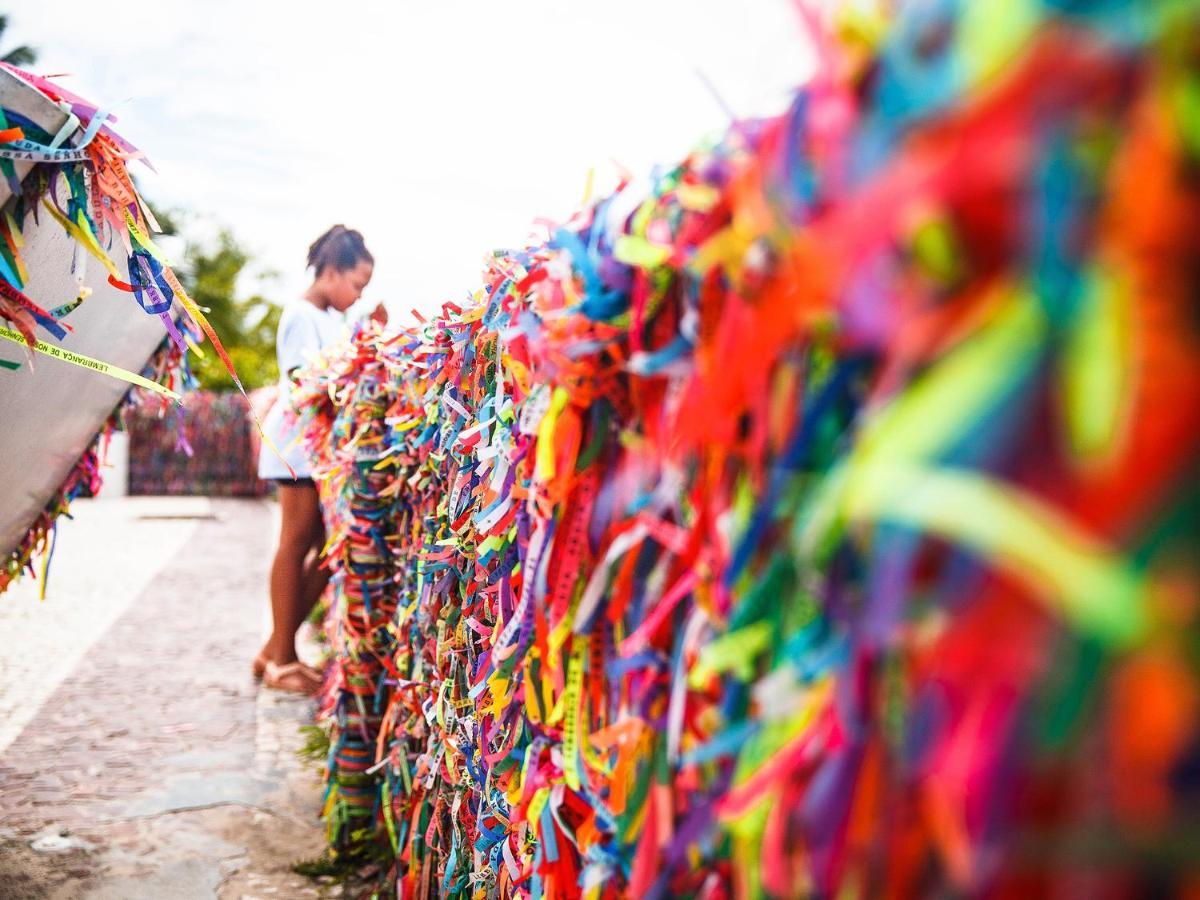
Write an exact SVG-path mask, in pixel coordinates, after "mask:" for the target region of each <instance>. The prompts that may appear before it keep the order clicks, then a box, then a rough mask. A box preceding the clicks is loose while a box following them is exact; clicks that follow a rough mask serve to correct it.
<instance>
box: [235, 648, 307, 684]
mask: <svg viewBox="0 0 1200 900" xmlns="http://www.w3.org/2000/svg"><path fill="white" fill-rule="evenodd" d="M297 662H299V661H298V660H297ZM299 664H300V665H302V666H304V668H306V669H308V671H309V672H310V673H311V674H312V677H313V678H315V679H317V681H324V680H325V673H324V672H322V671H321V670H320V669H317V668H314V667H313V666H310V665H309V664H308V663H306V662H300V663H299ZM291 665H295V663H292V664H291ZM250 671H251V673H253V675H254V677H255V678H256V679H258V680H260V681H261V680H262V677H263V674H264V673H265V672H266V671H267V654H266V652H265V651H259V654H258V656H256V657H254V662H253V663H251V664H250Z"/></svg>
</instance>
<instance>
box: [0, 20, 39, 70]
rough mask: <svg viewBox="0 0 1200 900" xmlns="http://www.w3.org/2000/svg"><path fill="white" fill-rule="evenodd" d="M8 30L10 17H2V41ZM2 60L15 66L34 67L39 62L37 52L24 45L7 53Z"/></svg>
mask: <svg viewBox="0 0 1200 900" xmlns="http://www.w3.org/2000/svg"><path fill="white" fill-rule="evenodd" d="M7 28H8V16H5V15H0V40H3V39H4V31H5V29H7ZM0 60H3V61H4V62H6V63H9V64H10V65H13V66H21V67H25V66H32V65H33V64H34V63H35V62H37V50H35V49H33V48H32V47H27V46H25V45H24V44H22V45H21V46H19V47H13V48H12V49H11V50H9V51H7V52H6V53H5V54H4V55H3V56H0Z"/></svg>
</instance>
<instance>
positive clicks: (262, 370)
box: [180, 229, 280, 390]
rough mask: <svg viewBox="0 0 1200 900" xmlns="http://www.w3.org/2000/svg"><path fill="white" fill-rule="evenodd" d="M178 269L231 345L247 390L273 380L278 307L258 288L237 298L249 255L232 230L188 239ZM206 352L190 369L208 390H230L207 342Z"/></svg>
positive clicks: (276, 373) (223, 340) (276, 371)
mask: <svg viewBox="0 0 1200 900" xmlns="http://www.w3.org/2000/svg"><path fill="white" fill-rule="evenodd" d="M184 258H185V266H184V268H183V271H182V272H180V278H181V279H182V280H183V283H184V287H186V288H187V291H188V293H189V294H190V295H191V296H192V299H193V300H195V301H196V303H198V304H199V305H200V307H201V308H202V309H205V310H207V312H206V313H205V315H207V316H208V319H209V321H210V322H211V323H212V326H213V328H214V329H216V332H217V335H218V336H219V337H220V338H221V343H222V344H224V345H225V349H226V350H227V351H229V357H230V359H232V360H233V364H234V367H235V368H236V369H237V372H238V376H239V377H240V378H241V379H242V384H244V385H245V386H246V389H247V390H250V389H252V388H256V387H263V386H264V385H268V384H273V383H274V382H275V381H276V380H277V379H278V378H279V368H278V365H277V363H276V361H275V330H276V328H277V326H278V325H279V313H280V308H279V307H278V306H276V305H275V304H274V303H272V302H271V301H269V300H267V299H266V298H265V297H262V296H261V295H259V294H254V295H252V296H249V297H244V298H239V297H238V296H237V285H238V280H239V277H240V276H241V274H242V272H243V270H244V269H245V268H246V266H247V264H248V263H249V262H250V261H251V256H250V254H249V252H248V251H247V250H246V249H245V248H244V247H242V246H241V245H240V244H239V243H238V242H237V239H236V238H235V237H234V235H233V233H232V232H231V231H229V230H228V229H222V230H221V231H220V233H219V234H218V235H217V237H216V240H215V241H214V242H212V243H204V244H197V243H191V244H189V245H188V248H187V251H186V253H185V257H184ZM204 354H205V355H204V358H203V359H197V358H196V357H194V356H193V357H192V371H193V372H194V373H195V375H196V377H197V379H199V381H200V386H201V387H203V388H205V389H208V390H232V389H233V388H234V384H233V379H232V378H231V377H230V376H229V373H228V372H227V371H226V370H225V366H224V364H223V363H222V362H221V360H220V359H219V358H218V357H217V354H216V353H215V352H214V351H213V350H212V348H211V345H209V344H208V343H207V342H206V343H205V344H204Z"/></svg>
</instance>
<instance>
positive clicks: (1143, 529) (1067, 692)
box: [296, 0, 1200, 898]
mask: <svg viewBox="0 0 1200 900" xmlns="http://www.w3.org/2000/svg"><path fill="white" fill-rule="evenodd" d="M875 9H876V8H875V7H873V6H871V5H869V4H854V5H852V6H848V7H846V8H845V9H842V10H839V11H836V12H830V13H824V12H822V13H816V12H811V11H810V10H809V8H808V7H807V6H805V5H801V10H802V12H801V15H802V16H803V18H804V21H805V24H806V26H807V28H808V31H809V34H810V35H811V38H812V41H813V45H814V47H815V50H816V53H817V54H818V60H819V66H818V70H817V74H816V76H815V77H814V78H813V80H812V81H811V82H810V83H809V84H807V85H806V86H805V87H804V88H803V89H802V90H800V91H799V92H798V93H797V95H796V96H795V99H794V102H793V103H792V104H791V107H790V109H788V110H787V111H786V113H784V114H783V115H781V116H779V117H777V118H773V119H767V120H758V121H751V122H739V123H737V124H736V125H735V126H734V127H733V128H732V129H731V130H730V132H729V133H728V135H727V136H726V137H725V138H724V139H723V140H721V141H719V142H716V143H715V144H713V145H711V146H706V147H703V148H701V149H699V150H697V151H695V152H693V153H692V154H691V155H690V156H689V157H688V158H687V159H685V160H684V161H683V162H682V163H681V164H680V165H679V166H677V167H676V168H675V169H673V170H671V171H669V172H667V173H665V174H661V175H660V176H659V177H657V179H656V180H655V182H654V184H653V186H652V188H651V189H650V190H649V192H648V194H647V193H646V192H644V191H643V192H638V191H637V190H636V188H635V187H634V186H633V185H624V186H622V188H621V189H619V190H618V191H616V192H615V193H614V194H613V195H611V196H609V197H606V198H604V199H602V200H600V201H598V202H595V203H591V204H589V205H588V206H587V208H586V209H585V210H583V211H582V212H581V213H579V214H578V215H577V216H576V217H575V218H574V219H573V220H571V221H570V222H568V223H567V224H566V225H564V226H563V227H561V228H560V229H558V230H557V231H556V232H554V233H553V234H552V235H550V237H549V239H548V240H547V241H546V242H545V243H544V244H542V245H540V246H535V247H530V248H527V249H524V250H521V251H511V252H510V251H504V252H497V253H496V254H494V258H492V259H491V260H490V264H489V266H488V269H487V273H486V278H485V281H486V283H485V285H484V286H483V287H482V288H481V289H480V290H478V291H477V292H475V293H474V294H473V295H472V296H471V298H470V300H469V302H465V303H462V304H452V303H447V304H446V305H445V306H444V307H443V310H442V313H441V314H440V315H439V316H436V317H435V318H433V319H432V320H430V321H426V322H423V323H421V324H419V325H417V326H414V327H411V328H408V329H406V330H403V331H401V332H399V333H398V334H382V333H380V332H378V331H377V330H374V329H373V328H367V329H365V330H362V331H360V332H359V333H358V334H357V335H356V336H355V338H354V339H353V341H352V342H351V343H350V344H348V345H346V346H343V347H340V348H338V349H337V350H335V351H333V352H331V353H329V354H328V355H327V356H326V357H325V358H324V359H323V360H321V361H320V362H319V363H318V364H316V365H315V366H314V367H312V368H311V369H310V370H309V371H308V372H307V373H306V374H305V375H304V377H303V379H302V382H301V385H300V387H299V390H298V392H297V395H296V403H297V404H298V406H299V408H300V409H301V411H302V414H303V416H304V417H305V420H306V422H307V426H306V428H307V439H308V441H309V445H310V447H311V448H312V451H313V455H314V459H315V460H316V463H317V469H316V472H317V478H318V482H319V484H320V486H321V490H322V496H323V502H324V504H325V509H326V515H327V519H328V522H329V524H330V527H331V537H330V543H329V547H328V553H329V561H330V565H331V567H332V568H333V569H334V571H335V585H336V587H337V592H336V594H337V596H336V602H335V604H334V606H333V609H332V621H331V625H330V628H331V632H332V634H333V636H334V650H335V661H334V666H333V669H332V672H331V675H330V676H329V682H328V684H327V689H326V693H325V696H324V706H323V711H324V715H325V716H326V718H327V720H328V721H329V722H330V724H331V727H332V744H331V753H330V758H329V763H328V802H327V806H326V815H327V821H328V823H329V826H330V838H331V841H332V845H333V847H334V850H335V851H336V852H338V853H342V854H348V855H351V856H353V855H354V854H358V853H367V852H370V851H372V850H374V851H379V852H382V854H383V855H384V857H385V858H386V859H387V861H388V866H387V867H386V868H390V877H391V878H392V879H394V881H395V890H396V892H397V894H398V896H401V897H406V898H408V897H434V896H452V897H479V898H483V897H488V898H491V897H503V898H507V897H570V896H579V895H582V896H585V897H619V896H620V897H624V896H628V897H638V898H644V897H681V896H693V897H705V898H717V897H728V896H741V897H758V896H772V897H788V896H810V895H815V896H833V895H838V896H842V895H851V896H854V895H882V894H886V895H894V896H912V895H915V894H942V893H946V892H970V893H991V894H995V895H1001V896H1003V895H1010V894H1011V895H1015V896H1030V895H1038V896H1044V895H1047V894H1053V893H1068V892H1078V893H1082V894H1086V895H1089V896H1127V895H1130V894H1134V893H1137V892H1138V891H1145V890H1150V891H1165V892H1168V893H1170V892H1172V891H1175V890H1179V891H1182V890H1184V889H1188V888H1190V889H1192V890H1195V889H1197V887H1198V886H1200V863H1198V862H1197V859H1196V857H1195V855H1194V854H1192V853H1189V852H1188V851H1187V849H1186V848H1187V847H1188V846H1189V844H1190V845H1191V846H1193V847H1194V846H1195V844H1194V840H1195V838H1196V836H1197V833H1198V832H1197V826H1198V823H1200V819H1198V818H1197V816H1198V813H1200V777H1198V775H1197V772H1200V730H1198V726H1197V723H1198V722H1200V715H1198V714H1200V678H1198V677H1197V669H1198V662H1200V656H1198V654H1197V616H1198V615H1200V610H1198V608H1197V604H1198V601H1197V596H1198V591H1200V577H1198V572H1197V563H1196V557H1195V548H1196V546H1197V538H1198V537H1200V535H1198V534H1197V516H1196V510H1197V506H1196V504H1197V479H1196V474H1197V473H1196V468H1195V467H1196V460H1197V450H1200V402H1198V401H1200V392H1198V389H1200V353H1198V351H1200V346H1198V343H1200V339H1198V320H1197V318H1196V297H1197V296H1198V295H1200V294H1198V291H1200V229H1197V227H1196V223H1197V222H1200V116H1198V115H1197V112H1196V110H1197V109H1200V106H1197V99H1196V98H1197V97H1200V43H1198V42H1197V40H1196V35H1197V34H1200V18H1198V15H1200V13H1198V10H1197V5H1196V4H1194V3H1167V2H1162V3H1136V4H1135V3H1132V2H1131V3H1119V2H1092V3H1089V2H1082V3H1072V4H1069V5H1064V4H1059V3H1054V2H1049V0H1047V2H1038V0H1025V2H1021V3H1018V4H1015V5H1014V4H1012V3H1009V2H998V0H996V2H992V0H981V2H972V3H970V4H966V3H962V4H956V3H950V2H947V3H924V2H920V3H918V2H909V3H905V2H901V3H898V4H896V5H895V9H893V10H891V11H889V12H886V13H884V12H880V11H875V12H872V10H875Z"/></svg>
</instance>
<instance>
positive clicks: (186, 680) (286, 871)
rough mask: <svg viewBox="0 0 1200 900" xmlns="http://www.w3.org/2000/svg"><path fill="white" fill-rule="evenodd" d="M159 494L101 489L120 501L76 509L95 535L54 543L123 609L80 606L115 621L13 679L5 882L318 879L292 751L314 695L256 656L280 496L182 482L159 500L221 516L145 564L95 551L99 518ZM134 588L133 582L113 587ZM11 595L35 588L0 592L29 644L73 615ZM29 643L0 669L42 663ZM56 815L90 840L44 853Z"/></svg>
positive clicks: (9, 653) (230, 890)
mask: <svg viewBox="0 0 1200 900" xmlns="http://www.w3.org/2000/svg"><path fill="white" fill-rule="evenodd" d="M145 499H147V498H129V499H127V500H109V501H93V502H94V503H95V504H96V507H95V508H98V507H100V506H101V505H103V504H109V506H108V507H106V508H105V510H104V514H103V515H99V514H97V515H88V514H87V513H85V512H83V511H81V513H80V514H79V515H78V516H77V521H76V522H73V523H71V524H72V525H74V526H76V527H77V528H89V527H90V528H92V529H95V530H96V533H95V534H93V535H92V537H93V538H94V539H95V541H96V544H95V545H94V546H93V545H91V544H89V542H88V541H87V540H84V539H83V537H86V535H82V534H80V533H78V532H77V534H76V540H75V541H74V544H73V545H72V547H68V546H67V544H65V543H60V546H59V548H58V550H57V551H56V557H55V563H54V565H55V571H54V572H53V574H52V578H58V577H59V576H60V575H62V574H63V571H68V572H74V571H75V567H78V566H82V567H87V568H88V571H89V573H90V577H91V578H92V579H96V580H99V581H101V582H104V584H103V585H101V586H100V587H92V588H89V592H90V593H89V597H93V596H98V597H101V599H100V600H97V602H98V603H100V604H101V605H103V606H104V607H105V608H106V609H108V610H110V611H111V610H114V609H116V610H118V612H117V614H115V615H112V616H111V621H109V622H108V623H107V624H105V623H104V620H103V617H97V616H92V617H91V618H87V619H80V620H76V621H73V622H68V624H69V625H70V627H88V626H89V623H91V624H92V625H96V624H97V623H99V625H98V626H97V627H99V626H103V630H102V632H101V633H100V634H97V635H93V636H92V637H91V640H90V642H89V643H88V644H87V646H86V648H85V649H84V650H83V651H81V652H80V653H79V654H78V659H77V661H76V662H75V664H74V665H73V667H72V668H71V669H70V671H68V672H66V673H63V674H62V675H61V677H59V678H58V681H57V683H56V684H55V686H54V688H53V690H52V691H50V692H48V693H47V692H43V694H42V696H40V697H39V696H38V694H37V692H36V691H32V690H25V691H24V693H20V692H18V691H15V690H13V689H10V690H9V691H8V694H7V696H8V697H9V700H10V701H12V700H13V699H14V698H15V701H16V702H17V704H18V705H19V706H20V708H21V709H22V711H23V716H24V718H25V719H26V721H25V723H24V725H23V727H22V728H21V729H20V730H19V731H18V732H17V733H16V734H15V735H13V734H10V735H7V736H6V737H5V735H4V734H3V732H0V737H5V739H6V740H7V741H8V745H7V748H3V744H0V822H3V823H4V825H5V828H6V830H5V831H4V832H2V833H0V900H5V898H7V897H8V896H13V897H17V896H20V897H31V898H35V900H36V898H42V897H45V898H49V900H56V898H59V897H72V898H74V897H86V898H92V900H105V898H110V897H112V898H116V897H120V898H122V900H129V898H139V897H171V898H176V897H180V898H188V897H217V896H220V897H233V896H240V895H241V894H244V893H253V892H254V891H256V892H257V893H258V894H262V895H263V896H286V897H299V896H317V893H316V892H315V890H313V885H312V882H310V881H309V880H308V879H306V878H303V877H301V876H298V875H295V874H294V873H292V872H291V870H290V866H291V864H292V863H293V862H294V861H296V860H297V859H300V858H305V857H312V856H315V855H317V854H319V853H320V852H321V850H322V846H323V838H322V830H321V828H320V824H319V822H318V821H317V818H316V814H317V812H318V810H319V808H320V797H321V794H320V785H319V783H318V775H317V773H316V771H315V770H314V769H312V768H311V767H309V766H307V764H302V763H301V762H300V760H299V758H298V757H297V756H296V752H295V751H296V750H297V749H298V748H299V747H300V746H301V745H302V744H303V739H302V737H301V735H300V732H299V728H300V726H301V725H303V724H306V723H307V722H308V721H310V719H311V713H312V707H311V702H310V701H307V700H304V699H301V698H295V697H290V696H281V695H276V694H273V693H271V692H264V691H261V690H260V689H259V687H258V685H257V684H256V683H255V682H254V681H253V679H252V678H251V677H250V672H249V662H250V660H251V659H252V658H253V656H254V654H255V652H256V651H257V649H258V647H259V646H260V644H261V641H262V638H263V621H264V608H265V603H266V600H265V593H266V577H267V572H266V570H267V565H268V564H269V561H270V552H271V548H272V543H273V536H274V529H275V514H274V509H273V506H272V505H271V504H270V503H268V502H266V501H238V500H212V501H207V500H206V501H204V503H203V504H198V503H197V502H196V498H180V499H179V500H178V501H177V502H178V506H177V507H175V506H172V505H171V502H170V500H171V499H174V498H154V499H155V501H156V503H155V504H153V509H154V510H155V512H156V513H157V514H159V515H163V514H173V513H172V510H176V509H178V510H182V511H185V512H186V511H187V510H190V509H202V510H204V511H205V512H206V514H208V515H212V516H214V518H212V519H203V520H199V521H198V522H196V523H193V527H192V528H191V530H190V531H189V532H188V534H187V535H186V540H185V541H184V543H186V546H184V547H182V548H181V549H177V550H174V551H173V552H169V553H166V554H164V555H163V556H161V557H160V558H158V559H157V564H156V567H155V570H154V571H152V572H150V573H149V574H147V573H146V571H145V570H146V568H147V566H148V564H147V563H146V562H145V561H142V562H141V563H139V565H140V566H141V569H140V572H141V574H140V575H139V576H138V577H136V578H134V577H128V576H126V575H125V574H124V573H122V572H121V571H113V570H112V568H111V567H110V566H108V565H106V564H105V561H104V560H103V559H94V558H89V557H88V553H89V552H91V553H93V554H95V553H98V552H99V551H98V550H96V549H95V547H101V548H102V547H103V546H104V543H105V542H104V538H103V535H102V534H101V532H102V531H104V530H105V529H107V530H109V531H111V530H112V529H113V528H114V527H116V524H119V523H121V522H125V523H130V522H135V521H142V520H138V519H137V518H136V516H137V515H138V509H139V508H140V509H143V510H144V509H145V508H146V504H143V503H140V502H139V501H142V500H145ZM77 505H78V504H77ZM113 505H116V506H117V507H123V508H114V506H113ZM85 509H86V507H85ZM180 522H186V520H174V519H170V520H156V521H155V525H156V526H158V527H161V528H170V527H172V526H174V525H178V524H179V523H180ZM114 523H116V524H114ZM134 532H136V533H137V534H138V535H139V536H140V538H141V539H142V540H143V541H144V546H143V548H142V552H143V553H144V554H150V555H153V554H154V553H156V552H157V548H158V547H159V544H156V543H155V541H154V539H153V534H152V533H147V532H146V531H145V529H142V530H138V529H136V528H135V529H134ZM173 539H174V540H176V541H178V539H179V538H178V533H176V534H175V535H174V538H173ZM167 543H168V545H170V542H169V541H168V542H167ZM89 547H92V548H93V549H91V550H90V551H89V549H88V548H89ZM69 549H73V550H78V551H79V553H80V554H82V556H73V555H72V553H69V552H67V551H68V550H69ZM168 549H170V546H168ZM62 582H65V583H67V584H70V583H71V582H72V579H71V578H69V577H63V579H62ZM62 582H60V585H61V583H62ZM54 583H55V582H53V581H52V584H54ZM122 591H136V596H134V597H127V596H115V595H120V593H121V592H122ZM83 599H85V600H86V599H87V598H83ZM47 602H49V600H48V601H47ZM55 602H65V601H63V600H62V598H61V597H59V598H56V600H55ZM14 603H17V604H20V603H26V604H28V603H29V598H28V597H13V596H4V597H2V598H0V632H5V633H7V632H6V628H7V624H8V620H7V618H6V617H10V613H11V617H12V618H16V619H19V620H20V621H21V622H22V624H21V629H22V633H23V634H27V635H33V637H32V638H30V639H29V640H28V641H26V642H25V644H23V645H22V646H24V647H25V648H26V650H27V651H28V652H33V653H41V654H45V653H46V652H47V650H46V648H47V647H50V646H52V645H53V644H54V637H55V636H54V635H53V634H40V633H37V632H38V630H39V627H40V628H42V629H43V630H47V631H50V632H53V631H54V629H56V628H60V627H64V621H66V620H67V619H69V617H68V616H66V615H65V614H63V613H56V615H54V616H51V617H49V618H48V619H47V621H46V622H44V623H43V624H42V625H41V626H39V625H38V623H36V621H34V620H33V618H32V617H31V616H30V614H29V611H28V610H27V609H24V608H22V609H20V610H18V611H17V612H15V613H12V612H11V609H12V604H14ZM33 603H34V604H36V603H37V601H36V600H34V601H33ZM22 652H24V651H22V649H21V648H20V647H17V648H14V647H12V646H11V645H9V646H5V647H0V660H2V661H3V662H2V664H0V671H8V670H11V671H20V672H29V671H34V670H36V660H35V661H31V660H29V659H25V658H23V657H22V656H21V653H22ZM0 684H3V680H2V679H0ZM34 703H37V704H38V705H37V707H36V709H33V710H31V709H30V704H34ZM50 825H56V826H57V825H61V826H63V827H65V828H66V829H68V830H69V833H70V835H71V836H72V837H75V838H77V839H78V840H80V841H83V842H86V844H87V845H90V846H91V849H90V850H87V849H85V850H78V849H76V850H72V851H69V852H66V853H63V854H61V855H58V856H57V859H56V860H53V862H55V863H56V865H54V866H47V865H46V864H45V861H44V860H41V859H39V858H37V857H38V856H39V854H37V853H35V852H34V851H32V850H31V849H30V847H29V840H30V838H31V836H32V835H34V834H36V833H37V832H38V831H39V830H41V829H44V828H46V827H47V826H50ZM45 855H46V856H50V855H51V854H45ZM68 856H69V857H71V859H69V860H68V859H67V857H68ZM64 862H66V863H68V864H67V865H64V864H63V863H64ZM251 876H253V877H254V878H255V879H256V881H255V883H256V884H257V885H258V887H257V888H255V889H254V891H251V890H250V887H249V882H247V881H246V879H248V878H250V877H251ZM10 888H11V889H12V890H17V889H18V888H19V889H20V891H23V893H21V892H18V893H12V894H10V893H6V892H7V891H9V890H10ZM267 888H271V889H272V890H270V891H269V890H267ZM310 890H313V893H312V894H308V893H307V892H308V891H310ZM239 891H240V892H241V893H238V892H239Z"/></svg>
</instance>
